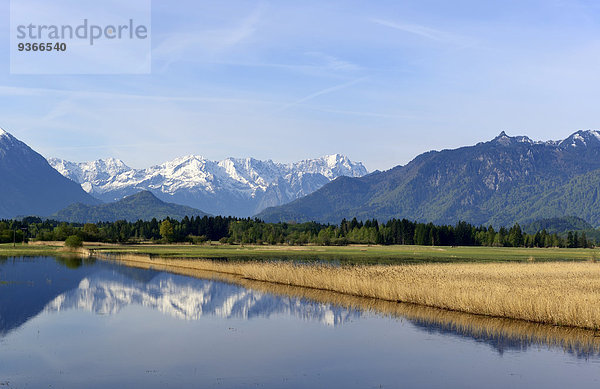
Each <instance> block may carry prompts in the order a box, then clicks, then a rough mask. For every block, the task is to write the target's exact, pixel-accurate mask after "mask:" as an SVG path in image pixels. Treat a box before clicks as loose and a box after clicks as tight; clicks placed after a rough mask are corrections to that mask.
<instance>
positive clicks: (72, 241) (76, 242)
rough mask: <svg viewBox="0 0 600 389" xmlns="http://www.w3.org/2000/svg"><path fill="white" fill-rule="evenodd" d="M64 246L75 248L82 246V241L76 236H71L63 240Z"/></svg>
mask: <svg viewBox="0 0 600 389" xmlns="http://www.w3.org/2000/svg"><path fill="white" fill-rule="evenodd" d="M65 246H67V247H71V248H77V247H82V246H83V240H82V239H81V238H80V237H78V236H77V235H71V236H69V237H68V238H67V239H66V240H65Z"/></svg>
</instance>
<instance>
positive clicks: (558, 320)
mask: <svg viewBox="0 0 600 389" xmlns="http://www.w3.org/2000/svg"><path fill="white" fill-rule="evenodd" d="M113 259H119V260H121V261H123V262H125V263H138V264H139V263H145V264H146V265H148V266H163V267H168V268H171V269H175V268H179V269H187V270H204V271H211V272H219V273H222V274H229V275H234V276H238V277H241V278H244V279H248V280H255V281H266V282H270V283H276V284H281V285H289V286H298V287H304V288H312V289H315V290H324V291H331V292H338V293H342V294H345V295H349V296H356V297H366V298H372V299H379V300H384V301H391V302H402V303H411V304H418V305H421V306H428V307H435V308H441V309H444V310H449V311H458V312H465V313H471V314H478V315H485V316H492V317H504V318H511V319H519V320H525V321H529V322H535V323H544V324H550V325H558V326H571V327H580V328H587V329H594V330H597V329H599V328H600V266H599V265H598V264H595V263H591V262H543V263H540V262H523V263H455V264H449V263H435V264H408V265H371V266H328V265H323V264H316V265H306V264H303V265H299V264H295V263H293V262H275V261H274V262H264V261H262V262H222V261H211V260H189V259H166V258H150V257H148V256H139V255H121V256H118V257H113Z"/></svg>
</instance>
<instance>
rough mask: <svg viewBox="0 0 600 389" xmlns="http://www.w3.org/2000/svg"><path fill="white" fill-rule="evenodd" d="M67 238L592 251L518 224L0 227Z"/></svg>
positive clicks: (15, 235)
mask: <svg viewBox="0 0 600 389" xmlns="http://www.w3.org/2000/svg"><path fill="white" fill-rule="evenodd" d="M70 236H77V237H78V238H79V239H81V240H83V241H88V242H107V243H140V242H148V241H151V242H156V243H182V242H187V243H192V244H201V243H204V242H206V241H220V242H221V243H229V244H270V245H276V244H287V245H306V244H315V245H326V246H328V245H348V244H381V245H426V246H496V247H573V248H576V247H583V248H587V247H593V246H594V244H595V242H592V241H591V240H590V239H588V238H587V236H586V234H585V232H581V233H579V232H577V231H575V232H569V233H568V234H566V235H564V236H562V235H559V234H557V233H554V234H549V233H548V232H546V230H542V231H538V232H536V233H535V234H527V233H525V232H523V231H522V230H521V227H520V226H519V224H515V225H513V226H512V227H511V228H508V229H507V228H505V227H501V228H499V229H498V230H496V229H494V228H493V227H492V226H488V227H485V226H474V225H472V224H469V223H466V222H462V221H461V222H458V223H457V224H456V225H434V224H433V223H420V222H415V221H409V220H406V219H402V220H399V219H391V220H389V221H387V222H385V223H379V222H378V221H377V220H367V221H365V222H363V221H358V220H357V219H356V218H354V219H352V220H346V219H344V220H342V222H341V223H340V224H339V225H332V224H321V223H315V222H308V223H298V224H296V223H265V222H264V221H262V220H259V219H251V218H246V219H242V218H236V217H221V216H215V217H213V216H210V217H209V216H204V217H199V216H198V217H192V218H189V217H184V218H183V219H182V220H175V219H170V218H166V219H164V220H157V219H152V220H150V221H142V220H138V221H137V222H127V221H124V220H121V221H116V222H101V223H95V224H92V223H88V224H77V223H64V222H58V221H54V220H42V219H40V218H35V217H28V218H25V219H23V220H3V221H0V243H9V242H13V241H16V242H21V241H24V240H29V239H33V240H40V241H64V240H66V239H67V238H68V237H70Z"/></svg>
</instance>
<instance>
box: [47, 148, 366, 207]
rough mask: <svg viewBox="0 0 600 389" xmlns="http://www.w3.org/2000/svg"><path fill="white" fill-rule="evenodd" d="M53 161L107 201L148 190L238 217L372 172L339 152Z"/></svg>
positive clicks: (59, 169) (192, 205) (162, 196)
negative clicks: (134, 164)
mask: <svg viewBox="0 0 600 389" xmlns="http://www.w3.org/2000/svg"><path fill="white" fill-rule="evenodd" d="M48 162H49V163H50V165H52V166H53V167H54V168H55V169H56V170H57V171H58V172H60V173H61V174H62V175H63V176H65V177H67V178H69V179H71V180H73V181H75V182H77V183H79V184H81V187H82V188H83V189H84V190H85V191H86V192H87V193H89V194H90V195H92V196H94V197H96V198H97V199H100V200H102V201H105V202H111V201H116V200H120V199H122V198H123V197H125V196H129V195H132V194H134V193H137V192H139V191H141V190H146V191H150V192H152V193H153V194H154V195H156V196H157V197H158V198H159V199H161V200H163V201H166V202H172V203H177V204H182V205H187V206H190V207H194V208H199V209H202V210H203V211H206V212H209V213H211V214H215V215H217V214H220V215H232V216H239V217H248V216H252V215H255V214H256V213H258V212H260V211H262V210H263V209H265V208H267V207H269V206H277V205H281V204H285V203H288V202H290V201H292V200H295V199H297V198H300V197H302V196H305V195H307V194H309V193H312V192H314V191H315V190H317V189H319V188H320V187H322V186H323V185H325V184H326V183H328V182H330V181H331V180H333V179H335V178H337V177H340V176H351V177H360V176H364V175H365V174H367V169H366V168H365V167H364V166H363V165H362V164H361V163H359V162H352V161H351V160H350V159H348V157H346V156H343V155H339V154H334V155H328V156H325V157H322V158H317V159H309V160H304V161H300V162H296V163H291V164H282V163H276V162H273V161H271V160H269V161H260V160H256V159H253V158H245V159H236V158H227V159H225V160H222V161H210V160H208V159H205V158H203V157H200V156H196V155H190V156H187V157H182V158H178V159H175V160H173V161H169V162H165V163H163V164H160V165H156V166H152V167H150V168H147V169H133V168H130V167H129V166H127V165H126V164H125V163H124V162H123V161H121V160H118V159H105V160H97V161H93V162H83V163H74V162H69V161H65V160H62V159H56V158H51V159H49V160H48Z"/></svg>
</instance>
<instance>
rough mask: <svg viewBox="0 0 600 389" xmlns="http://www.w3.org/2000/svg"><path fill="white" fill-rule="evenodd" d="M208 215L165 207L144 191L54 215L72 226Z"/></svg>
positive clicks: (168, 204)
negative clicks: (113, 200)
mask: <svg viewBox="0 0 600 389" xmlns="http://www.w3.org/2000/svg"><path fill="white" fill-rule="evenodd" d="M206 215H207V214H206V213H205V212H202V211H200V210H198V209H194V208H191V207H186V206H183V205H178V204H172V203H165V202H163V201H161V200H159V199H158V198H156V196H154V195H153V194H152V193H150V192H148V191H142V192H139V193H136V194H134V195H131V196H127V197H125V198H124V199H122V200H120V201H117V202H114V203H109V204H101V205H96V206H90V205H85V204H81V203H78V204H73V205H70V206H68V207H67V208H65V209H63V210H62V211H59V212H57V213H56V214H54V215H52V218H53V219H56V220H60V221H66V222H72V223H97V222H114V221H117V220H127V221H137V220H151V219H153V218H156V219H164V218H166V217H170V218H172V219H183V218H184V217H185V216H188V217H193V216H206Z"/></svg>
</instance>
